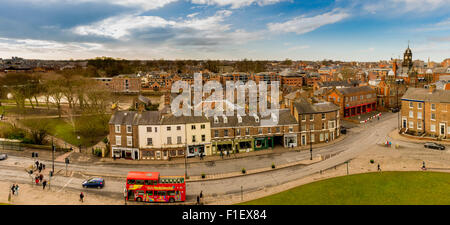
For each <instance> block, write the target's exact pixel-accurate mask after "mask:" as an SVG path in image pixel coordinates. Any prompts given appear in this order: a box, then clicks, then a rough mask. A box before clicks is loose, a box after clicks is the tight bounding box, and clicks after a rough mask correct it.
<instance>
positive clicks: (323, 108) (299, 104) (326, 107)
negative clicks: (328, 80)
mask: <svg viewBox="0 0 450 225" xmlns="http://www.w3.org/2000/svg"><path fill="white" fill-rule="evenodd" d="M294 107H295V108H296V109H297V112H298V114H316V113H326V112H332V111H337V110H339V107H338V106H337V105H335V104H333V103H331V102H319V103H314V104H311V103H309V102H308V101H307V100H306V99H305V98H301V99H300V101H296V102H294Z"/></svg>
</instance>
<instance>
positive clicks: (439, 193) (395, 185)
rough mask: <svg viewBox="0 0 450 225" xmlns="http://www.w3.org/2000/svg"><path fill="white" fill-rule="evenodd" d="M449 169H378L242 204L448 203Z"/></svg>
mask: <svg viewBox="0 0 450 225" xmlns="http://www.w3.org/2000/svg"><path fill="white" fill-rule="evenodd" d="M448 204H450V173H440V172H378V173H365V174H355V175H349V176H342V177H336V178H330V179H326V180H322V181H316V182H313V183H309V184H305V185H302V186H299V187H296V188H293V189H290V190H287V191H284V192H281V193H278V194H274V195H271V196H267V197H264V198H260V199H256V200H253V201H249V202H244V203H241V205H448Z"/></svg>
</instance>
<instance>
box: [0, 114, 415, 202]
mask: <svg viewBox="0 0 450 225" xmlns="http://www.w3.org/2000/svg"><path fill="white" fill-rule="evenodd" d="M396 126H397V116H396V114H386V115H385V116H384V117H383V118H382V119H381V120H380V121H372V122H371V123H368V124H364V125H360V126H356V127H353V128H351V129H349V132H348V134H347V135H348V137H346V138H345V139H344V140H342V141H340V142H337V143H336V144H334V145H331V146H326V147H322V148H314V149H313V150H314V155H316V154H322V155H324V154H331V153H339V154H337V155H335V156H334V157H331V158H329V159H327V160H324V161H321V162H318V163H315V164H312V165H309V166H304V165H303V166H302V165H300V166H294V167H289V168H285V169H278V170H273V171H270V172H264V173H258V174H252V175H246V176H240V177H233V178H227V179H220V180H207V181H197V182H189V183H187V192H188V199H190V200H192V199H193V198H194V197H193V196H195V195H196V194H198V193H199V192H200V191H203V193H204V194H206V195H212V196H222V195H226V194H232V193H238V192H240V191H241V186H242V187H243V190H244V191H246V192H247V191H252V190H258V189H262V188H264V187H271V186H275V185H279V184H283V183H286V182H289V181H293V180H297V179H300V178H302V177H305V176H308V175H311V174H314V173H317V172H319V171H320V170H326V169H328V168H331V167H334V166H336V165H340V164H342V163H344V162H346V161H347V160H350V159H352V158H354V157H356V156H357V155H358V154H360V153H362V152H364V151H365V150H367V149H369V148H371V147H373V146H374V145H377V144H380V143H384V142H386V140H389V138H388V137H387V134H388V133H389V132H390V131H392V130H393V129H395V128H396ZM396 143H399V141H396ZM401 145H402V146H407V147H413V148H419V147H421V146H422V145H421V144H417V143H409V142H402V143H401ZM309 157H310V153H309V151H301V152H285V153H280V154H272V155H266V156H252V157H248V158H243V159H232V160H224V161H216V162H206V163H194V164H191V165H189V168H188V174H189V175H200V174H201V173H206V174H213V173H227V172H236V171H240V170H241V169H242V168H244V167H245V168H246V169H247V170H250V169H256V168H262V167H269V166H270V165H271V164H272V163H275V164H277V165H282V164H285V163H289V162H293V161H300V160H305V159H309ZM33 162H34V161H33V160H32V159H31V158H25V157H14V156H11V157H10V158H8V160H5V161H0V180H3V181H8V182H19V183H26V182H30V183H31V182H32V180H31V177H30V176H29V175H28V174H27V173H25V167H27V166H29V165H31V164H32V163H33ZM44 163H45V164H46V165H47V170H49V169H50V168H51V162H48V161H47V162H44ZM64 168H65V164H64V163H55V171H59V173H58V174H57V176H55V177H54V178H53V180H52V185H53V187H54V188H58V189H60V190H61V189H64V188H70V189H76V190H81V189H82V187H81V182H82V181H83V180H84V179H86V178H88V177H89V174H99V175H102V176H103V177H105V179H106V186H105V188H104V189H101V190H88V191H87V192H90V193H95V194H100V195H108V196H111V197H117V198H121V197H122V191H123V188H124V185H125V182H124V178H123V177H125V176H126V174H127V172H128V171H130V170H144V171H159V172H161V174H163V175H176V174H184V165H182V164H181V165H180V164H171V165H111V164H110V165H108V164H102V163H96V164H81V163H80V164H70V165H69V170H70V171H73V174H72V175H71V176H68V177H65V176H63V175H64V171H65V170H64ZM85 191H86V190H85Z"/></svg>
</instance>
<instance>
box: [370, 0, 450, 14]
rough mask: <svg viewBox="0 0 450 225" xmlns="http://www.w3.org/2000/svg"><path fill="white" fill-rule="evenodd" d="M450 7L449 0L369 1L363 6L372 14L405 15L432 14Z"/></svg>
mask: <svg viewBox="0 0 450 225" xmlns="http://www.w3.org/2000/svg"><path fill="white" fill-rule="evenodd" d="M446 6H447V7H448V6H450V1H448V0H381V1H376V2H372V1H368V3H364V4H363V7H362V8H363V9H364V10H365V11H368V12H370V13H378V12H383V13H385V12H391V13H395V14H403V13H407V12H431V11H434V10H438V9H445V8H443V7H446Z"/></svg>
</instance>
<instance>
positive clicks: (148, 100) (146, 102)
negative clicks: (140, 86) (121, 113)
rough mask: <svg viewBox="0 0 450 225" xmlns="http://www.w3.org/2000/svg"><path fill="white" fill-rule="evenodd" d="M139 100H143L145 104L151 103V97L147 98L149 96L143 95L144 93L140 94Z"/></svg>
mask: <svg viewBox="0 0 450 225" xmlns="http://www.w3.org/2000/svg"><path fill="white" fill-rule="evenodd" d="M138 100H139V101H141V102H143V103H145V104H147V105H148V104H151V101H150V99H149V98H147V97H145V96H143V95H139V96H138Z"/></svg>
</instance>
